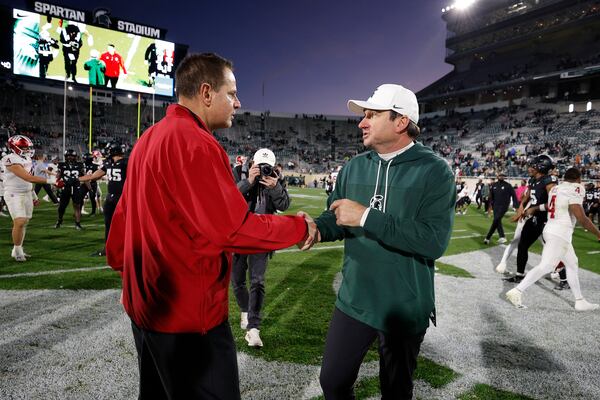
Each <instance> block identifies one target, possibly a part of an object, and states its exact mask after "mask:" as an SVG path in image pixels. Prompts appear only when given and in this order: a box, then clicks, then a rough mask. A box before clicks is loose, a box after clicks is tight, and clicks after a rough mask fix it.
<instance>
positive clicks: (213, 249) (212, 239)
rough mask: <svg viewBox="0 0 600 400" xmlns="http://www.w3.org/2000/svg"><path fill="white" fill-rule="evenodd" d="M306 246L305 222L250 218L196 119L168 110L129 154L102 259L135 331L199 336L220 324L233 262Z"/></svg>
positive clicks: (217, 148) (221, 153)
mask: <svg viewBox="0 0 600 400" xmlns="http://www.w3.org/2000/svg"><path fill="white" fill-rule="evenodd" d="M305 236H306V223H305V222H304V219H303V218H300V217H295V216H275V215H257V214H253V213H250V212H248V205H247V204H246V201H245V200H244V197H243V196H242V194H241V193H240V192H239V190H238V188H237V186H236V184H235V182H234V178H233V174H232V171H231V167H230V165H229V158H228V156H227V154H226V153H225V150H223V148H222V147H221V145H219V143H218V142H217V140H216V139H215V138H214V137H213V135H212V134H211V133H210V132H209V131H208V129H207V127H206V125H205V124H204V123H203V122H202V121H201V120H200V119H197V118H195V117H194V116H193V114H192V113H191V112H190V111H189V110H188V109H186V108H185V107H182V106H180V105H171V106H169V108H168V110H167V116H166V117H165V118H164V119H162V120H161V121H160V122H158V123H157V124H155V125H154V126H152V127H151V128H149V129H148V130H147V131H146V132H144V134H143V135H142V136H141V138H140V140H139V141H138V142H137V143H136V145H135V147H134V149H133V152H132V153H131V156H130V158H129V165H128V168H127V180H126V182H125V187H124V189H123V195H122V197H121V199H120V201H119V203H118V205H117V208H116V210H115V213H114V215H113V218H112V223H111V227H110V235H109V237H108V242H107V246H106V252H107V259H108V263H109V264H110V266H111V267H112V268H113V269H115V270H117V271H121V273H122V277H123V305H124V307H125V310H126V312H127V314H129V316H130V317H131V319H132V320H133V321H134V322H135V323H136V324H137V325H138V326H140V327H142V328H145V329H148V330H152V331H157V332H167V333H175V332H200V333H204V332H206V331H207V330H209V329H211V328H213V327H215V326H217V325H219V324H220V323H222V322H223V321H224V320H225V319H227V315H228V284H229V277H230V273H231V252H236V253H262V252H265V251H271V250H277V249H281V248H285V247H289V246H292V245H294V244H295V243H297V242H298V241H300V240H302V238H304V237H305Z"/></svg>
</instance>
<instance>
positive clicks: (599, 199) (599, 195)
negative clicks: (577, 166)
mask: <svg viewBox="0 0 600 400" xmlns="http://www.w3.org/2000/svg"><path fill="white" fill-rule="evenodd" d="M594 201H595V202H596V203H600V187H597V188H596V189H595V190H594Z"/></svg>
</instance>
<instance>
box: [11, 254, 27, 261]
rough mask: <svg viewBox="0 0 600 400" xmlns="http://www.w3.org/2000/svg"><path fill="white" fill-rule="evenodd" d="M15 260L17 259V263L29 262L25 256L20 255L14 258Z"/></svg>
mask: <svg viewBox="0 0 600 400" xmlns="http://www.w3.org/2000/svg"><path fill="white" fill-rule="evenodd" d="M13 258H14V259H15V261H18V262H24V261H27V259H26V258H25V254H18V255H15V256H13Z"/></svg>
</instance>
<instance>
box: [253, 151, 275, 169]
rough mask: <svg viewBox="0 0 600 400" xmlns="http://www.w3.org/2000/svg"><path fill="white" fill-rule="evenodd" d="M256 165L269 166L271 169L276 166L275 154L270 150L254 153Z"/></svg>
mask: <svg viewBox="0 0 600 400" xmlns="http://www.w3.org/2000/svg"><path fill="white" fill-rule="evenodd" d="M253 161H254V164H269V165H270V166H271V167H274V166H275V154H273V152H272V151H271V150H269V149H258V150H257V151H256V153H254V158H253Z"/></svg>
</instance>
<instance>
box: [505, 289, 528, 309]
mask: <svg viewBox="0 0 600 400" xmlns="http://www.w3.org/2000/svg"><path fill="white" fill-rule="evenodd" d="M505 296H506V299H507V300H508V301H510V302H511V303H512V304H513V306H515V307H517V308H524V307H523V303H522V302H521V298H522V293H521V291H520V290H519V289H517V288H514V289H510V290H509V291H508V292H506V294H505Z"/></svg>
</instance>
